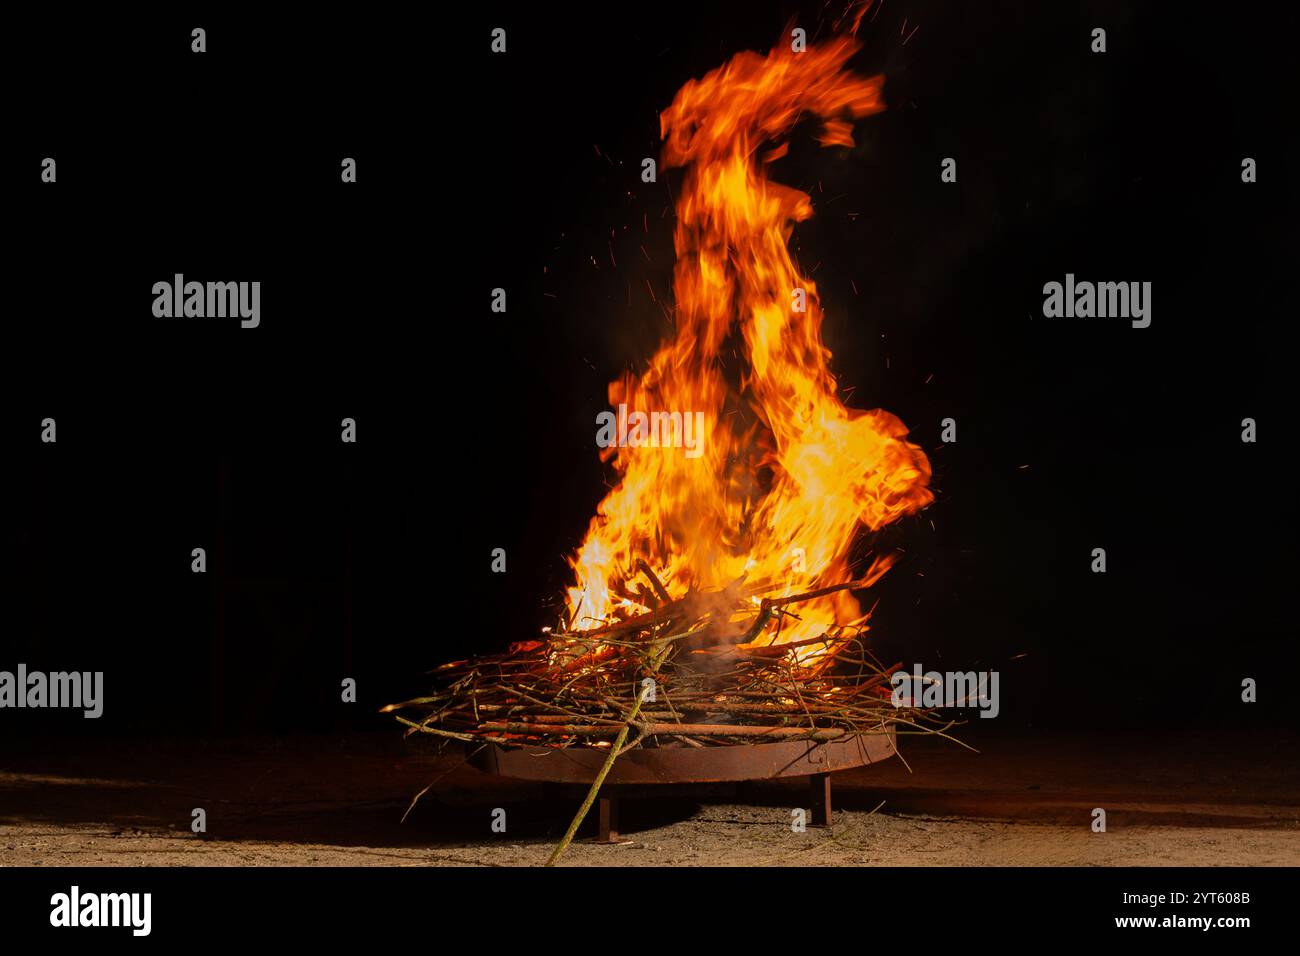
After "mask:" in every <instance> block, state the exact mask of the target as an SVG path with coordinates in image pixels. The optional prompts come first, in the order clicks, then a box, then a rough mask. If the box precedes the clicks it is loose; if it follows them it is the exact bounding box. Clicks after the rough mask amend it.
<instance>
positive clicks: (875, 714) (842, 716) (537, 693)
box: [384, 562, 935, 753]
mask: <svg viewBox="0 0 1300 956" xmlns="http://www.w3.org/2000/svg"><path fill="white" fill-rule="evenodd" d="M638 568H639V571H640V572H641V574H642V575H644V576H645V578H646V580H647V581H648V582H649V584H650V590H649V591H648V592H647V593H644V594H641V595H639V597H638V602H639V603H641V604H642V605H643V606H645V607H648V608H650V609H649V610H648V611H646V612H644V613H640V614H636V615H633V616H630V617H627V618H626V619H624V620H620V621H617V622H613V623H605V624H602V625H600V626H597V627H594V628H590V629H586V630H570V629H568V628H567V627H562V628H560V629H557V630H555V631H549V630H548V631H545V632H544V633H543V635H542V637H541V639H539V640H533V641H525V642H521V643H517V644H514V645H511V647H510V648H509V650H508V651H507V652H505V653H503V654H497V655H492V656H486V657H478V658H473V659H469V660H462V661H454V662H451V663H448V664H444V665H443V666H441V667H440V668H438V669H437V670H436V671H435V672H434V674H435V679H436V687H435V690H434V692H433V693H432V694H430V695H429V696H426V697H417V698H415V699H412V700H408V701H403V702H402V703H398V704H391V705H389V706H388V707H385V708H384V710H385V711H387V712H402V713H399V715H398V716H397V719H398V720H399V721H400V722H401V723H402V724H404V725H405V726H406V727H407V728H408V733H417V732H418V733H424V734H429V735H432V736H434V737H437V738H440V739H441V740H442V741H444V742H447V741H464V742H468V743H489V742H490V743H496V744H501V745H504V746H512V747H517V746H530V747H536V746H547V747H561V748H563V747H573V746H586V747H597V748H601V747H603V748H611V747H614V748H617V752H620V753H621V752H624V751H626V750H628V749H631V748H633V747H716V746H725V745H734V744H753V743H763V742H771V741H776V740H790V739H807V740H814V741H819V740H820V741H824V740H834V739H837V738H840V737H843V736H845V735H846V734H861V733H880V732H882V731H884V730H885V729H886V728H887V727H889V726H891V725H892V726H893V727H894V729H895V730H896V732H902V733H907V732H909V731H911V732H935V731H934V730H933V729H932V728H931V727H929V726H928V725H929V723H931V718H930V716H929V715H928V714H927V713H926V712H924V711H920V710H916V709H905V708H899V707H896V706H894V704H893V703H892V702H891V698H890V692H891V684H890V679H889V678H890V674H892V673H893V672H894V671H895V670H897V669H898V668H899V667H901V664H894V665H892V666H890V667H885V666H882V665H881V664H880V663H879V662H878V661H876V660H875V658H873V657H872V656H871V654H870V653H869V652H868V651H867V649H866V647H865V645H864V640H863V633H864V631H865V626H862V625H859V626H856V627H846V628H836V627H831V628H829V629H827V631H826V632H825V633H823V634H821V635H819V636H817V637H815V638H811V639H807V640H800V641H795V642H788V641H787V642H782V641H781V629H782V626H783V624H784V622H785V619H786V618H787V617H791V618H795V619H798V608H799V605H800V604H802V603H804V602H807V601H811V600H813V599H815V598H820V597H824V596H825V595H828V594H831V593H833V592H835V591H839V590H844V589H849V588H862V587H867V586H869V585H870V584H873V583H874V582H875V579H876V578H877V577H879V573H883V569H882V570H881V571H880V572H879V573H876V569H875V568H874V567H873V569H872V571H871V572H869V573H868V575H867V577H866V578H864V579H861V580H857V581H850V582H846V583H844V584H838V585H833V586H830V587H824V588H819V589H816V590H812V591H807V592H804V593H800V594H792V595H790V594H787V595H784V596H766V597H764V596H762V595H763V594H764V593H767V594H768V595H771V594H773V592H774V589H773V588H772V587H771V586H770V584H765V583H762V582H760V583H753V584H747V583H746V582H745V581H744V579H741V580H740V581H737V582H735V583H733V584H732V585H730V586H729V587H726V588H723V589H721V590H715V591H693V592H691V593H688V594H686V595H685V596H684V597H681V598H677V599H674V598H672V597H671V595H669V593H668V591H667V590H666V589H665V588H664V586H663V585H662V584H661V583H660V581H659V579H658V578H657V577H656V576H655V574H654V572H653V571H652V570H651V569H650V568H649V567H648V566H647V565H646V564H645V563H644V562H641V563H640V564H639V565H638Z"/></svg>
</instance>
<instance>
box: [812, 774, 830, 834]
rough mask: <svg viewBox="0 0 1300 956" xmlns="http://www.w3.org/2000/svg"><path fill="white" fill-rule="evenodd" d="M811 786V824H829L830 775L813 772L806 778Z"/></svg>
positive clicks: (819, 825) (823, 825)
mask: <svg viewBox="0 0 1300 956" xmlns="http://www.w3.org/2000/svg"><path fill="white" fill-rule="evenodd" d="M808 783H809V784H810V786H811V788H812V825H813V826H815V827H828V826H830V825H831V775H830V774H829V773H815V774H813V775H812V776H811V777H809V778H808Z"/></svg>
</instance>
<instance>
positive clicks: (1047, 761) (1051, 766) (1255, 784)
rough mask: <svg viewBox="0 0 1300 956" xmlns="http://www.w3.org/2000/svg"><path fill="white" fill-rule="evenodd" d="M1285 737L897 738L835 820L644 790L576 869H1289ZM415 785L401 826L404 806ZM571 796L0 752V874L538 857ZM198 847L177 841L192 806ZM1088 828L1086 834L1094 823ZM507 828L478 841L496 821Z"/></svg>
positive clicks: (792, 790)
mask: <svg viewBox="0 0 1300 956" xmlns="http://www.w3.org/2000/svg"><path fill="white" fill-rule="evenodd" d="M1297 744H1300V740H1298V739H1297V738H1296V736H1295V735H1280V734H1272V735H1256V736H1254V737H1253V738H1252V739H1251V740H1248V741H1244V740H1240V739H1234V738H1231V737H1227V736H1225V737H1222V738H1218V739H1208V740H1207V739H1206V738H1204V737H1186V738H1168V739H1161V740H1158V741H1145V742H1141V743H1134V742H1132V741H1128V740H1125V739H1121V738H1115V739H1108V738H1083V737H1073V738H1068V737H1067V738H1062V737H1058V736H1052V737H1050V738H1049V737H1047V736H1042V737H1032V736H1030V737H1024V736H1021V737H1017V738H1015V739H1004V738H1000V737H992V738H986V739H984V740H982V741H980V742H979V745H980V749H981V753H979V754H972V753H969V752H967V751H964V750H961V749H959V748H957V747H955V746H954V745H952V744H948V743H945V742H943V741H939V740H915V739H909V740H906V741H904V744H903V754H904V756H905V758H906V759H907V762H908V764H910V766H911V772H909V771H908V769H907V767H905V766H904V765H903V763H902V762H901V761H897V760H891V761H889V762H887V763H884V764H880V765H877V766H874V767H869V768H864V769H862V770H858V771H848V772H845V773H841V774H837V775H836V776H835V778H834V780H835V801H836V809H835V816H834V826H833V827H832V828H831V829H829V830H826V829H817V828H811V827H810V828H808V829H807V830H806V832H802V833H798V832H793V831H792V828H791V824H792V821H793V816H792V812H791V811H792V809H794V808H797V807H800V806H806V805H807V802H808V801H807V799H806V796H807V794H806V789H805V787H804V786H802V781H782V782H774V783H764V784H746V785H741V786H729V785H726V786H721V785H720V786H713V787H707V788H694V789H690V790H682V789H675V790H658V791H643V792H641V793H640V794H639V795H637V797H636V798H635V799H631V800H627V801H625V802H624V804H623V810H622V817H623V819H622V824H623V826H622V829H623V831H624V838H625V839H626V840H628V841H629V842H628V843H627V844H626V845H620V846H601V845H595V844H593V843H591V842H585V841H584V842H575V844H574V845H573V846H572V847H571V849H570V851H569V853H568V854H567V855H566V857H565V862H566V863H567V864H569V865H586V866H626V865H629V864H636V865H641V866H705V865H712V866H730V865H735V866H765V865H771V866H824V865H903V866H906V865H919V866H926V865H935V864H938V865H984V866H988V865H995V866H1002V865H1058V864H1065V865H1100V866H1105V865H1113V864H1128V865H1192V866H1203V865H1272V866H1277V865H1290V866H1295V865H1300V768H1298V766H1297V761H1296V760H1295V758H1294V755H1295V754H1296V753H1297V752H1298V750H1297ZM435 780H436V781H437V782H436V783H434V786H433V788H432V789H431V790H430V791H429V793H428V794H427V795H426V796H424V797H423V798H422V799H421V800H420V802H419V803H418V804H417V805H416V807H415V808H414V810H413V811H412V813H411V814H410V817H409V818H408V820H407V821H406V822H405V823H402V822H401V817H402V814H403V812H404V811H405V810H406V808H407V806H408V804H409V802H410V800H411V798H412V797H413V796H414V795H415V794H416V793H417V792H418V791H420V790H421V789H422V788H424V787H425V786H426V785H428V784H430V783H432V782H434V781H435ZM579 797H580V792H578V791H575V792H573V793H561V794H556V793H553V792H546V791H544V790H543V789H542V788H541V787H539V786H537V785H533V784H523V783H516V782H511V781H504V780H500V779H498V778H493V777H489V776H485V775H484V774H482V773H480V772H479V771H477V770H474V769H473V768H471V767H468V766H465V765H463V764H462V763H461V762H460V761H459V760H457V759H447V758H434V757H430V756H428V755H426V754H424V753H421V752H419V751H417V750H416V749H415V748H414V747H413V746H412V745H408V744H405V743H403V742H402V741H400V740H398V739H395V738H389V737H383V736H380V737H373V736H372V737H352V738H345V739H339V738H328V737H317V738H294V739H292V740H287V741H270V740H262V741H257V742H253V743H249V742H239V743H233V742H232V743H224V744H218V745H214V744H210V743H201V744H200V743H180V742H165V741H153V742H149V743H147V744H132V745H129V746H128V745H122V744H119V745H115V746H112V747H107V748H100V749H99V750H97V751H95V752H90V753H68V752H64V751H63V750H55V749H53V748H50V747H48V746H42V747H33V748H30V749H28V751H27V752H25V753H22V754H19V755H16V756H15V755H10V756H6V757H4V758H0V863H2V864H5V865H17V866H141V865H145V866H178V865H179V866H194V865H211V866H276V865H325V866H329V865H346V866H359V865H381V866H428V865H480V866H481V865H487V866H521V865H524V866H527V865H535V864H539V863H541V862H543V861H544V860H545V858H546V856H547V854H548V852H549V850H550V848H551V846H553V845H554V843H555V841H556V840H557V839H558V837H559V836H560V834H562V833H563V831H564V829H565V827H566V826H567V824H568V821H569V819H570V818H571V816H572V814H573V811H574V810H575V809H576V807H577V804H578V802H579ZM195 807H202V808H203V809H204V810H205V811H206V813H207V826H208V829H207V833H206V834H202V835H196V834H194V833H193V832H191V829H190V823H191V819H192V817H191V811H192V809H193V808H195ZM1095 807H1102V808H1104V809H1105V810H1106V812H1107V830H1106V832H1105V833H1094V832H1092V829H1091V822H1092V810H1093V808H1095ZM497 808H500V809H502V810H504V811H505V820H506V832H505V833H494V832H493V831H492V828H491V824H492V819H493V811H494V810H495V809H497Z"/></svg>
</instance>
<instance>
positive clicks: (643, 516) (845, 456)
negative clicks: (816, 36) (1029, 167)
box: [568, 38, 933, 642]
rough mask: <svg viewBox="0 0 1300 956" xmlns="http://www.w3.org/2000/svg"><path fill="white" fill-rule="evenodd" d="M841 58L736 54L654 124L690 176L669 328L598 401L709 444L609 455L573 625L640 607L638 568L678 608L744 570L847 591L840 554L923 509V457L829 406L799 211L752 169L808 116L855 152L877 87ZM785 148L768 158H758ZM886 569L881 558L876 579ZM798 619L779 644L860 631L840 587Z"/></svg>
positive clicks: (877, 423) (851, 46)
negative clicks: (667, 415)
mask: <svg viewBox="0 0 1300 956" xmlns="http://www.w3.org/2000/svg"><path fill="white" fill-rule="evenodd" d="M856 50H857V45H856V43H855V42H854V41H853V40H852V39H849V38H838V39H836V40H834V41H832V42H830V43H828V44H825V45H822V46H819V47H813V48H809V49H808V50H806V51H805V52H802V53H795V52H792V51H790V50H789V49H777V50H774V51H772V52H771V53H770V54H768V56H766V57H762V56H760V55H758V54H756V53H741V54H740V55H738V56H736V57H735V58H734V59H732V60H731V61H730V62H729V63H727V64H726V65H724V66H723V67H721V68H719V69H717V70H715V71H713V72H712V73H710V74H708V75H707V76H705V77H704V78H703V79H702V80H698V81H696V80H692V81H690V82H688V83H687V84H686V85H685V86H683V87H682V89H681V90H680V91H679V92H678V94H677V96H676V98H675V99H674V101H673V103H672V105H671V106H670V107H669V108H668V109H667V110H665V111H664V112H663V113H662V114H661V116H660V126H661V132H662V135H663V139H664V150H663V163H664V166H665V167H683V168H684V169H685V174H684V182H683V185H682V192H681V195H680V197H679V199H678V201H677V209H676V212H677V225H676V233H675V237H674V245H675V248H676V254H677V262H676V266H675V270H674V276H673V292H674V296H675V300H676V311H675V321H676V334H675V335H674V336H673V337H672V338H671V339H669V340H667V341H665V342H664V343H663V344H662V345H661V346H660V348H659V350H658V352H656V353H655V355H654V357H653V358H652V359H651V360H650V364H649V367H648V368H647V369H646V370H645V372H644V373H643V374H642V375H640V376H639V377H638V376H633V375H632V374H630V373H629V374H628V375H626V376H625V377H623V378H622V379H620V380H618V381H615V382H613V383H611V385H610V387H609V397H610V401H611V403H612V404H614V405H615V406H618V405H620V404H626V406H627V407H628V408H629V409H633V410H642V411H646V412H649V411H653V410H663V411H681V412H688V413H695V412H702V413H703V416H704V422H705V430H704V436H705V444H704V448H703V454H702V455H700V456H698V457H691V456H688V455H686V454H684V453H683V451H682V449H680V448H677V449H674V448H663V447H636V448H633V447H620V448H614V449H610V451H609V453H610V454H611V455H612V457H613V464H614V468H615V471H616V473H617V475H618V481H617V483H616V484H615V485H614V487H613V488H612V489H611V490H610V491H609V493H608V494H607V495H606V497H605V499H604V500H603V501H602V502H601V503H600V505H599V507H598V509H597V513H596V516H595V517H594V518H593V519H592V521H591V524H590V526H589V528H588V531H587V536H586V539H585V540H584V541H583V543H582V546H581V547H580V549H579V550H578V552H577V554H576V556H575V557H574V558H573V560H572V566H573V569H574V572H575V575H576V584H575V586H574V587H572V588H571V589H570V590H569V593H568V605H569V613H570V616H571V619H572V620H573V621H574V623H575V626H576V627H577V628H578V629H587V628H591V627H594V626H596V625H597V624H598V623H600V622H605V621H610V620H616V619H619V618H622V617H625V616H627V615H629V614H632V613H639V612H642V611H644V610H646V609H647V608H646V606H645V605H644V604H643V603H641V602H640V601H639V600H638V596H639V592H638V591H637V590H636V589H635V588H634V587H633V586H632V585H631V581H632V579H633V578H634V577H635V576H636V574H637V571H636V564H637V560H638V559H644V560H645V561H646V562H647V563H648V564H649V565H650V566H651V567H652V568H653V569H654V570H655V571H656V572H657V573H658V575H659V577H660V578H661V579H662V581H663V582H664V584H665V586H666V587H667V588H668V590H669V591H670V592H671V594H672V595H673V596H674V597H679V596H681V595H683V594H685V593H686V592H687V590H688V589H691V588H695V589H702V590H706V589H710V588H720V587H723V586H725V585H728V584H731V583H732V582H734V581H736V580H737V579H739V578H740V577H741V576H742V575H748V576H749V580H750V581H760V580H761V581H770V582H771V583H772V589H773V591H774V592H775V593H777V594H792V593H797V592H803V591H807V590H811V589H814V588H819V587H824V586H827V585H831V584H840V583H844V582H847V581H851V580H854V578H853V576H852V569H851V568H850V567H849V551H850V545H851V543H852V541H853V538H854V535H855V534H856V533H858V531H859V528H860V527H861V526H865V528H867V529H869V530H875V529H878V528H880V527H881V526H883V525H885V524H887V523H889V522H891V521H894V520H895V519H897V518H899V517H900V516H902V515H905V514H910V513H913V512H916V511H918V510H919V509H921V508H923V507H925V505H927V504H928V503H929V502H930V501H931V500H932V498H933V496H932V495H931V493H930V491H929V489H928V487H927V486H928V484H929V479H930V463H929V461H928V460H927V459H926V456H925V453H924V452H923V451H922V450H921V449H920V448H919V447H918V446H916V445H914V444H912V443H910V442H908V441H906V440H905V438H906V435H907V429H906V427H905V426H904V425H903V423H902V422H901V421H899V419H898V418H896V417H895V416H893V415H891V414H890V413H888V412H885V411H881V410H878V409H877V410H874V411H866V412H864V411H860V410H855V409H850V408H846V407H845V406H844V404H843V403H842V402H841V401H840V400H839V397H838V396H837V388H836V381H835V378H834V376H833V375H832V373H831V371H830V368H829V364H828V363H829V360H830V357H831V356H830V351H829V350H828V349H827V348H826V346H825V345H824V344H823V343H822V339H821V323H822V311H821V307H820V304H819V301H818V297H817V289H816V286H815V285H814V284H813V282H812V281H811V280H810V279H808V278H807V277H805V276H802V275H800V273H799V271H798V268H797V267H796V265H795V263H794V261H793V260H792V258H791V256H790V252H789V250H788V249H787V246H786V244H787V242H788V240H789V238H790V234H791V231H792V229H793V224H794V223H796V222H802V221H803V220H805V219H808V218H809V217H810V216H811V215H812V204H811V202H810V197H809V196H808V195H807V194H806V193H803V192H800V191H799V190H797V189H792V188H790V187H788V186H783V185H780V184H778V183H774V182H771V181H770V180H768V179H767V177H766V176H765V175H764V166H765V160H764V159H763V158H760V157H759V155H758V150H759V148H760V147H761V146H762V145H763V144H765V143H767V142H769V141H774V140H779V139H780V138H781V137H782V136H783V135H784V134H785V133H787V132H789V131H790V130H791V129H792V128H793V127H794V125H795V124H796V122H798V121H799V120H800V118H801V117H804V116H809V115H811V116H815V117H818V118H820V119H821V121H822V129H821V134H820V136H819V140H820V142H821V143H822V144H823V145H827V146H852V145H853V140H852V135H851V123H850V121H851V120H852V119H854V118H858V117H862V116H866V115H868V114H871V113H875V112H878V111H880V110H882V109H884V103H883V98H882V87H883V78H882V77H872V78H863V77H859V76H856V75H854V74H852V73H850V72H848V71H847V70H846V69H845V65H846V63H847V62H848V60H849V58H850V57H851V56H852V55H853V53H854V52H856ZM783 152H784V146H783V145H780V146H777V147H776V149H775V150H773V152H772V153H770V154H769V155H768V157H767V159H771V158H774V155H781V154H782V153H783ZM795 290H803V304H804V306H805V308H804V310H803V311H799V310H798V308H797V306H798V302H797V295H798V293H797V292H796V291H795ZM733 328H738V329H739V332H740V335H741V337H742V338H743V356H744V358H745V359H746V360H747V363H748V369H749V370H748V373H747V374H745V375H743V376H742V378H741V380H740V381H739V382H738V383H737V384H736V385H735V386H729V385H728V384H727V382H726V381H725V379H724V376H723V366H722V359H721V356H722V354H723V353H724V351H731V350H732V349H735V348H736V347H738V346H739V343H737V342H736V341H735V339H734V337H733V336H732V332H733ZM755 418H756V419H757V421H756V422H754V419H755ZM747 420H748V421H750V422H753V424H750V425H745V424H743V422H745V421H747ZM888 564H889V561H888V559H886V560H882V561H878V562H877V565H876V566H875V568H874V573H875V574H879V573H883V571H884V570H885V568H887V567H888ZM799 615H800V618H801V620H799V621H797V622H786V623H785V625H784V626H783V627H782V629H781V632H780V638H779V639H780V641H782V642H789V641H799V640H804V639H807V638H813V637H818V636H821V635H822V634H823V633H824V632H826V631H827V629H828V628H833V627H835V626H837V625H838V626H847V625H856V624H861V623H862V622H863V621H864V620H865V617H864V615H863V614H862V611H861V608H860V607H859V605H858V603H857V601H856V600H855V599H854V598H853V597H852V595H851V594H850V592H849V591H847V590H845V591H840V592H837V593H834V594H831V595H828V596H826V597H824V598H819V599H817V600H814V601H810V602H808V603H806V604H803V605H802V606H801V607H800V610H799ZM769 639H770V635H769Z"/></svg>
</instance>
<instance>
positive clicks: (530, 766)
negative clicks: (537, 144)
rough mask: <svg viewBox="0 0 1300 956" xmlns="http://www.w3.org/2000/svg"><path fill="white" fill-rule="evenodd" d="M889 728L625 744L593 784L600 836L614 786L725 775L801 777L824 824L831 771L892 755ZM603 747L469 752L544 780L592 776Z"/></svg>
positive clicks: (608, 826) (507, 770) (720, 779)
mask: <svg viewBox="0 0 1300 956" xmlns="http://www.w3.org/2000/svg"><path fill="white" fill-rule="evenodd" d="M896 748H897V741H896V739H895V735H894V731H893V729H892V728H890V729H888V730H886V731H884V732H881V733H872V734H848V735H845V736H844V737H839V738H836V739H834V740H829V741H812V740H784V741H780V742H777V743H770V744H748V745H746V744H733V745H728V746H722V747H704V748H694V747H654V748H642V747H639V748H637V749H635V750H629V751H628V752H627V753H625V754H623V755H622V756H621V757H619V758H618V760H616V761H615V762H614V766H613V767H612V768H610V771H609V774H608V775H607V776H606V777H605V783H604V784H603V785H602V787H601V790H600V808H599V810H600V814H599V816H600V842H601V843H617V842H619V839H618V797H619V788H620V787H626V786H636V785H645V784H685V783H725V782H733V781H741V780H774V779H776V778H779V777H808V778H809V785H810V788H811V792H812V817H813V819H812V824H813V825H814V826H830V824H831V777H830V775H831V774H832V773H833V772H834V771H836V770H849V769H852V768H854V767H862V766H866V765H867V764H872V763H879V762H880V761H882V760H886V759H888V758H889V757H891V756H893V755H894V754H895V753H896V752H897V750H896ZM608 756H609V751H608V750H606V749H594V748H590V747H570V748H567V749H564V750H560V749H557V748H554V747H518V748H516V747H502V746H500V745H499V744H488V745H487V746H486V747H483V748H481V749H480V750H478V751H477V752H476V753H475V754H474V755H473V756H471V757H470V763H471V764H472V765H473V766H475V767H478V769H480V770H483V771H485V772H487V773H492V774H496V775H497V776H501V777H513V778H516V779H519V780H536V781H541V782H543V783H550V784H587V785H590V784H591V782H592V781H593V780H595V779H596V774H597V773H599V772H600V768H601V767H602V766H604V763H605V760H606V758H607V757H608Z"/></svg>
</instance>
